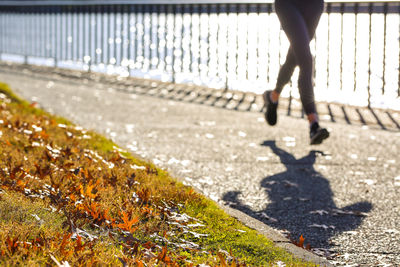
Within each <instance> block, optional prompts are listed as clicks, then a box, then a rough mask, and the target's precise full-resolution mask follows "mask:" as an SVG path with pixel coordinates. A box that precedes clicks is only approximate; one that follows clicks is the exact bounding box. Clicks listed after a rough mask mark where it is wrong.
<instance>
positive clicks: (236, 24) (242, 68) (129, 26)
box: [0, 5, 400, 109]
mask: <svg viewBox="0 0 400 267" xmlns="http://www.w3.org/2000/svg"><path fill="white" fill-rule="evenodd" d="M125 8H126V7H125ZM135 8H136V11H135V10H133V11H132V12H127V11H126V10H124V12H122V8H121V7H110V10H109V12H104V10H102V7H99V8H98V10H97V12H94V13H93V12H91V13H89V12H79V13H77V12H76V13H73V12H70V13H40V14H38V13H22V14H21V13H15V14H10V13H0V30H1V42H0V47H1V50H0V51H1V52H2V53H3V54H2V58H3V59H11V60H18V57H15V55H28V56H29V62H31V63H36V64H54V60H53V59H55V61H56V63H57V64H58V65H59V66H61V67H69V68H78V69H83V70H88V69H89V68H90V69H91V70H92V71H99V72H107V73H110V74H119V75H122V76H128V75H132V76H136V77H145V78H154V79H161V80H163V81H175V82H178V83H181V82H183V83H188V82H189V83H195V84H201V85H207V86H210V87H215V88H227V87H228V88H230V89H235V90H241V91H252V92H256V93H261V92H263V91H264V90H265V89H267V88H273V87H274V85H275V82H276V78H277V74H278V70H279V66H280V64H282V63H283V61H284V59H285V53H286V51H287V48H288V46H289V44H288V41H287V39H286V37H285V35H284V33H283V32H282V31H281V30H280V24H279V21H278V19H277V17H276V15H275V14H274V13H268V12H259V13H258V12H254V10H251V8H252V5H229V6H226V5H219V6H217V5H208V6H203V5H194V6H190V5H178V6H176V7H175V8H176V10H175V12H173V10H172V8H174V7H172V6H159V7H157V8H158V9H159V10H157V11H156V10H155V9H156V7H155V6H150V5H147V6H146V5H144V6H137V7H135ZM238 10H239V12H237V11H238ZM217 11H219V12H217ZM174 13H175V14H174ZM385 20H386V23H385ZM399 23H400V19H399V14H387V15H386V16H385V15H383V14H372V15H371V16H370V15H369V14H368V13H360V14H357V15H355V14H354V13H344V14H340V13H331V14H329V15H328V14H327V13H324V14H323V16H322V17H321V21H320V25H319V27H318V29H317V33H316V36H317V38H316V39H315V40H313V41H312V42H311V44H310V45H311V48H312V51H313V53H314V54H315V55H316V57H315V86H316V90H315V95H316V98H317V100H319V101H336V102H341V103H349V104H353V105H362V106H365V105H367V104H368V88H370V90H369V92H370V94H371V103H372V106H374V107H385V108H394V109H400V100H399V97H398V90H399V52H400V51H399ZM370 55H371V57H370ZM369 73H370V75H369ZM297 75H298V71H296V72H295V74H294V75H293V78H292V82H291V84H290V85H289V86H287V88H286V90H284V91H283V95H284V96H288V95H289V94H291V95H292V96H295V97H298V90H297V88H296V84H297V82H296V80H297Z"/></svg>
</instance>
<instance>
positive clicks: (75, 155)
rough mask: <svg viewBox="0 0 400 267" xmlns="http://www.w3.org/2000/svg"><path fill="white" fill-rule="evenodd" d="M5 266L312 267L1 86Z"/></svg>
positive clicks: (0, 214) (0, 233)
mask: <svg viewBox="0 0 400 267" xmlns="http://www.w3.org/2000/svg"><path fill="white" fill-rule="evenodd" d="M0 94H2V95H0V96H1V97H0V137H1V138H0V190H1V191H0V240H2V242H1V243H0V255H1V257H0V265H5V266H13V265H32V266H35V265H38V266H43V265H56V261H58V262H60V263H62V262H68V263H69V264H70V265H74V266H75V265H77V266H80V265H121V264H122V263H123V264H127V265H129V266H144V265H143V264H147V265H148V266H166V265H168V266H196V265H197V264H200V263H204V264H208V265H211V266H227V265H229V266H249V265H250V266H271V265H272V266H273V265H274V264H275V263H276V262H278V261H280V262H284V263H286V265H287V266H313V264H311V263H305V262H302V261H300V260H298V259H295V258H293V256H292V255H290V254H288V253H287V252H285V251H284V250H282V249H280V248H277V247H275V246H274V245H273V243H272V242H271V241H270V240H268V239H267V238H265V237H264V236H262V235H260V234H258V233H257V232H256V231H254V230H252V229H249V228H247V227H245V226H244V225H243V224H241V223H240V222H238V221H237V220H236V219H234V218H232V217H230V216H228V215H227V214H226V213H224V212H223V211H222V210H221V209H220V208H219V207H218V206H217V205H216V204H215V203H214V202H212V201H210V200H208V199H206V198H205V197H203V196H202V195H200V194H198V193H196V192H195V191H194V190H193V189H191V188H190V187H187V186H184V185H183V184H181V183H180V182H178V181H177V180H176V179H174V178H172V177H171V176H170V175H169V174H168V173H167V172H165V171H163V170H161V169H159V168H157V167H156V166H154V165H153V164H151V163H148V162H146V161H144V160H143V159H139V158H136V157H134V156H132V155H131V154H129V153H127V152H125V151H123V150H121V149H119V148H118V147H117V146H116V145H115V144H114V143H113V142H111V141H110V140H108V139H106V138H104V137H103V136H100V135H98V134H96V133H94V132H90V131H85V130H82V129H81V128H79V127H76V126H75V125H73V124H72V123H70V122H68V121H67V120H65V119H63V118H60V117H56V116H53V115H50V114H48V113H46V112H44V111H42V110H39V109H37V108H35V107H34V106H33V105H30V104H29V103H27V102H26V101H23V100H21V99H20V98H18V97H17V96H16V95H14V94H13V92H12V91H11V90H10V89H9V88H8V86H7V85H5V84H0Z"/></svg>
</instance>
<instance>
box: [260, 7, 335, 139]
mask: <svg viewBox="0 0 400 267" xmlns="http://www.w3.org/2000/svg"><path fill="white" fill-rule="evenodd" d="M275 10H276V13H277V15H278V17H279V20H280V22H281V25H282V28H283V30H284V31H285V33H286V36H287V37H288V39H289V41H290V50H289V53H288V58H287V59H289V60H287V61H288V65H287V66H285V68H284V69H283V70H281V72H282V73H283V74H282V77H280V79H278V86H277V87H278V88H277V90H276V91H275V90H274V91H273V92H275V97H276V95H278V97H279V94H278V93H280V92H279V90H281V89H280V88H279V87H280V86H282V84H283V83H284V82H288V81H289V79H290V76H291V75H292V72H293V69H294V67H293V66H296V63H297V65H298V66H299V67H300V73H299V80H298V87H299V92H300V99H301V102H302V104H303V108H304V111H305V113H306V114H307V119H308V121H309V123H310V139H311V140H310V141H311V144H320V143H321V142H322V141H323V140H324V139H326V138H328V137H329V132H328V131H327V130H326V129H324V128H321V127H319V124H318V115H317V110H316V107H315V100H314V88H313V82H312V71H313V59H312V55H311V51H310V46H309V43H310V41H311V38H312V37H313V35H314V33H315V29H316V27H317V25H318V21H319V18H320V16H321V14H322V11H323V1H322V0H309V1H296V0H276V1H275ZM291 54H293V56H294V58H295V61H294V62H295V64H294V65H293V63H292V62H293V61H292V60H293V59H292V58H291V57H292V55H291ZM291 61H292V62H291ZM292 68H293V69H292ZM285 71H286V72H285ZM289 74H290V76H289ZM273 92H272V93H270V94H269V95H270V98H271V101H273V97H274V95H273ZM264 98H265V97H264Z"/></svg>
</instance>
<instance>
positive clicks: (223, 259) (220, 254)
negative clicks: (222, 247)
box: [217, 253, 228, 267]
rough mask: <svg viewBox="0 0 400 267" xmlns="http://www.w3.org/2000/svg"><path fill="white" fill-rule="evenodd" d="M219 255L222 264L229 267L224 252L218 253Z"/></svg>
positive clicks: (223, 266)
mask: <svg viewBox="0 0 400 267" xmlns="http://www.w3.org/2000/svg"><path fill="white" fill-rule="evenodd" d="M217 255H218V258H219V260H220V261H221V266H222V267H228V265H227V264H226V261H225V257H224V255H223V254H222V253H218V254H217Z"/></svg>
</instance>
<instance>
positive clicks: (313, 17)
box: [271, 0, 323, 117]
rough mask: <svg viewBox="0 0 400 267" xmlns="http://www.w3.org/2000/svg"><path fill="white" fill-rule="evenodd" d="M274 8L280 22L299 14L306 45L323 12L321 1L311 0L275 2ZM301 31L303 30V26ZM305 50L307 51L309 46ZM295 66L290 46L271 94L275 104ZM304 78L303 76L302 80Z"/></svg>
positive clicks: (295, 62) (294, 58)
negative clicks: (305, 32)
mask: <svg viewBox="0 0 400 267" xmlns="http://www.w3.org/2000/svg"><path fill="white" fill-rule="evenodd" d="M277 6H278V7H277ZM275 7H276V10H277V11H276V12H277V13H279V14H278V16H279V19H280V20H281V21H286V20H288V19H291V18H292V14H293V12H294V13H296V14H297V15H296V16H297V17H298V14H299V13H300V14H301V16H302V17H303V18H302V20H304V23H305V26H306V28H307V32H308V35H309V38H308V43H309V42H310V41H311V39H312V38H313V36H314V34H315V30H316V28H317V26H318V22H319V18H320V17H321V14H322V11H323V0H311V1H309V2H302V3H298V2H296V0H286V1H285V0H284V1H280V0H277V1H276V3H275ZM293 9H295V10H293ZM302 30H304V27H303V26H302ZM307 48H308V50H309V46H308V47H307ZM310 55H311V53H310ZM311 60H312V59H311ZM297 65H298V64H297V61H296V56H295V53H294V51H293V48H292V46H290V47H289V50H288V53H287V56H286V60H285V63H284V64H283V65H282V67H281V68H280V70H279V74H278V79H277V83H276V86H275V89H274V90H273V91H272V92H271V100H272V101H273V102H275V103H276V102H278V100H279V95H280V94H281V92H282V89H283V87H284V86H285V85H286V84H287V83H288V82H289V81H290V78H291V76H292V74H293V71H294V69H295V67H296V66H297ZM311 73H312V69H311ZM304 77H305V76H303V77H302V79H303V78H304ZM301 83H302V84H307V82H306V81H305V82H304V81H302V82H301ZM311 88H312V87H311ZM313 115H314V114H313ZM313 115H311V117H315V116H313ZM315 115H316V114H315Z"/></svg>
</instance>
